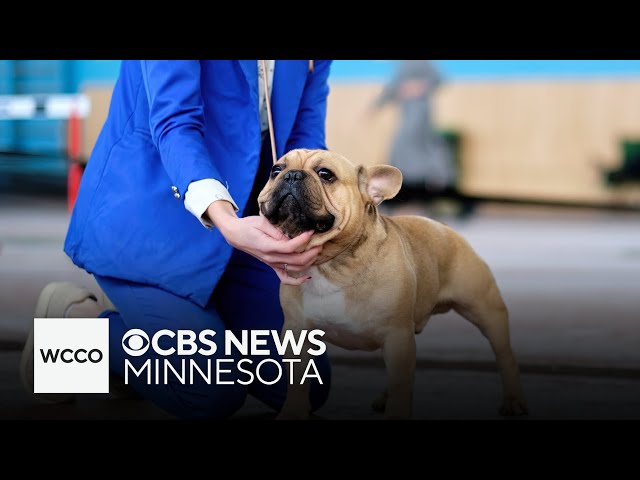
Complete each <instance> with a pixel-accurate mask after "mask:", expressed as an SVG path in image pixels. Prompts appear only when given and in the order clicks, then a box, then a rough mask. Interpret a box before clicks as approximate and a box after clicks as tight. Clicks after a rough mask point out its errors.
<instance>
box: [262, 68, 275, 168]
mask: <svg viewBox="0 0 640 480" xmlns="http://www.w3.org/2000/svg"><path fill="white" fill-rule="evenodd" d="M260 62H261V63H262V81H263V82H264V97H265V101H266V102H267V118H268V119H269V138H271V156H272V158H273V163H276V162H277V161H278V157H277V156H276V138H275V135H274V134H273V117H272V116H271V95H269V84H268V82H267V61H266V60H260Z"/></svg>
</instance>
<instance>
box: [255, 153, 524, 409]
mask: <svg viewBox="0 0 640 480" xmlns="http://www.w3.org/2000/svg"><path fill="white" fill-rule="evenodd" d="M401 185H402V173H401V172H400V170H398V169H397V168H395V167H392V166H389V165H375V166H369V167H365V166H361V165H360V166H357V165H354V164H353V163H351V162H350V161H349V160H347V159H346V158H345V157H343V156H341V155H339V154H337V153H334V152H331V151H326V150H301V149H298V150H292V151H290V152H289V153H287V154H286V155H285V156H283V157H282V158H280V159H279V160H278V161H277V162H276V163H275V164H274V166H273V168H272V170H271V176H270V178H269V180H268V182H267V184H266V185H265V187H264V189H263V190H262V191H261V193H260V195H259V196H258V203H259V207H260V213H261V215H263V216H264V217H266V218H267V219H268V220H269V222H270V223H272V224H273V225H275V226H277V227H278V228H279V229H280V230H281V231H282V232H284V233H285V234H287V235H288V236H289V237H294V236H296V235H298V234H299V233H302V232H304V231H308V230H310V229H313V230H314V231H315V233H314V234H313V236H312V237H311V240H310V242H309V244H308V246H307V247H306V248H312V247H314V246H316V245H323V248H322V251H321V253H320V255H319V256H318V258H317V260H316V261H315V263H314V265H313V266H311V267H310V269H309V271H308V272H305V274H307V275H309V276H311V277H312V279H311V280H308V281H306V282H304V283H303V284H302V285H300V286H292V285H285V284H282V285H281V288H280V301H281V304H282V308H283V312H284V317H285V321H284V327H283V332H284V331H286V330H292V331H293V332H294V333H296V334H299V333H300V331H301V330H304V329H307V330H310V329H320V330H323V331H324V332H325V335H324V337H323V339H324V340H327V341H329V342H330V343H333V344H335V345H337V346H339V347H342V348H346V349H350V350H367V351H373V350H377V349H382V354H383V358H384V362H385V366H386V370H387V388H386V390H385V391H384V392H383V393H382V394H381V395H380V397H379V398H377V399H376V400H375V401H374V402H373V405H372V406H373V408H374V410H376V411H384V414H385V417H386V418H398V419H406V418H410V417H411V414H412V403H413V400H412V392H413V382H414V372H415V363H416V342H415V335H416V334H418V333H420V332H421V331H422V330H423V329H424V327H425V325H426V323H427V321H428V320H429V318H430V317H431V316H432V315H434V314H438V313H444V312H447V311H449V310H451V309H453V310H455V311H456V312H458V313H459V314H460V315H462V316H463V317H464V318H466V319H467V320H469V321H470V322H471V323H472V324H474V325H475V326H477V327H478V328H479V329H480V331H481V332H482V334H483V335H484V336H485V337H486V338H487V339H488V340H489V342H490V344H491V347H492V349H493V351H494V353H495V357H496V361H497V365H498V370H499V372H500V375H501V379H502V386H503V396H504V402H503V404H502V406H501V408H500V410H499V412H500V414H501V415H509V416H510V415H523V414H526V413H527V403H526V400H525V397H524V394H523V391H522V387H521V384H520V375H519V371H518V364H517V362H516V358H515V356H514V354H513V351H512V349H511V342H510V339H509V320H508V313H507V308H506V306H505V304H504V301H503V299H502V296H501V295H500V291H499V289H498V286H497V285H496V281H495V279H494V277H493V274H492V273H491V270H490V269H489V267H488V266H487V264H486V263H485V262H484V261H483V260H482V259H481V258H480V257H479V256H478V255H477V254H476V253H475V252H474V251H473V249H472V248H471V246H470V245H469V244H468V243H467V242H466V241H465V240H464V239H463V238H462V237H461V236H460V235H459V234H457V233H456V232H455V231H453V230H452V229H451V228H449V227H447V226H446V225H444V224H442V223H439V222H436V221H434V220H431V219H428V218H424V217H419V216H391V217H390V216H385V215H382V214H380V213H379V211H378V206H379V205H380V203H381V202H382V201H383V200H386V199H390V198H393V197H394V196H395V195H396V194H397V193H398V191H399V190H400V187H401ZM283 268H284V269H285V270H286V267H285V266H284V265H283ZM288 274H290V275H294V273H293V272H290V273H288ZM306 350H307V348H306V347H305V348H303V350H302V351H303V355H302V357H298V358H300V360H301V362H302V363H301V365H306V364H307V362H308V361H309V357H305V354H304V352H306ZM288 355H289V354H288ZM302 371H303V369H302V368H294V372H293V373H294V377H293V378H294V382H293V384H292V385H289V389H288V392H287V398H286V401H285V403H284V406H283V408H282V409H281V411H280V414H279V415H278V418H279V419H303V418H307V417H308V415H309V413H310V404H309V395H308V383H309V382H306V383H305V384H303V385H300V380H301V376H302V373H303V372H302Z"/></svg>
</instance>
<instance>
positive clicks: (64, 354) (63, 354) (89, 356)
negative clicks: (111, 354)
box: [40, 348, 104, 363]
mask: <svg viewBox="0 0 640 480" xmlns="http://www.w3.org/2000/svg"><path fill="white" fill-rule="evenodd" d="M40 355H42V360H44V363H49V362H51V363H56V362H57V361H58V359H60V361H61V362H64V363H71V362H78V363H85V362H91V363H100V362H101V361H102V359H103V358H104V355H103V354H102V352H101V351H100V350H98V349H97V348H94V349H93V350H89V351H87V349H85V348H79V349H78V350H71V349H70V348H65V349H64V350H60V349H59V348H56V349H55V350H51V349H49V350H46V351H45V350H42V349H41V350H40Z"/></svg>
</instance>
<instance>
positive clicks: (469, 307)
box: [454, 273, 527, 416]
mask: <svg viewBox="0 0 640 480" xmlns="http://www.w3.org/2000/svg"><path fill="white" fill-rule="evenodd" d="M484 279H485V280H489V283H488V287H485V288H483V290H486V291H485V292H484V293H482V294H479V295H474V296H473V299H472V300H470V301H469V299H468V298H467V299H466V300H467V301H466V302H461V303H455V304H454V309H455V310H456V311H457V312H458V313H459V314H460V315H462V316H463V317H464V318H466V319H467V320H469V321H470V322H471V323H473V324H474V325H475V326H476V327H478V328H479V329H480V331H481V332H482V334H483V335H484V336H485V337H487V339H488V340H489V343H490V344H491V348H492V349H493V352H494V354H495V356H496V362H497V364H498V370H499V372H500V377H501V379H502V387H503V394H504V403H503V404H502V407H501V408H500V415H505V416H512V415H524V414H526V413H527V402H526V400H525V397H524V394H523V392H522V386H521V384H520V372H519V369H518V363H517V361H516V357H515V355H514V354H513V351H512V349H511V341H510V339H509V314H508V311H507V307H506V305H505V304H504V301H503V300H502V296H501V295H500V291H499V290H498V286H497V285H496V283H495V280H494V279H493V276H492V275H491V274H490V273H489V277H488V278H487V277H485V278H484ZM485 285H486V284H485Z"/></svg>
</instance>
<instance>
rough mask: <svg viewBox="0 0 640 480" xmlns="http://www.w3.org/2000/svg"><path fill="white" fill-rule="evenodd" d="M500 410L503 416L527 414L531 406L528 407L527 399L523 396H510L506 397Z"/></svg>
mask: <svg viewBox="0 0 640 480" xmlns="http://www.w3.org/2000/svg"><path fill="white" fill-rule="evenodd" d="M499 412H500V415H502V416H503V417H516V416H520V415H527V414H528V413H529V407H527V401H526V400H525V399H524V398H523V397H519V396H509V397H505V399H504V402H503V404H502V406H501V407H500V410H499Z"/></svg>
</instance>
